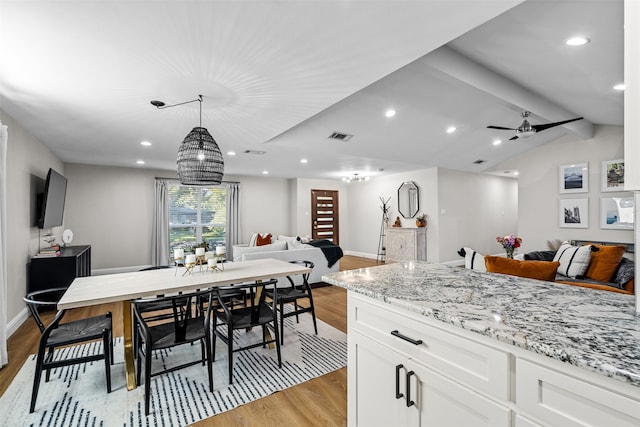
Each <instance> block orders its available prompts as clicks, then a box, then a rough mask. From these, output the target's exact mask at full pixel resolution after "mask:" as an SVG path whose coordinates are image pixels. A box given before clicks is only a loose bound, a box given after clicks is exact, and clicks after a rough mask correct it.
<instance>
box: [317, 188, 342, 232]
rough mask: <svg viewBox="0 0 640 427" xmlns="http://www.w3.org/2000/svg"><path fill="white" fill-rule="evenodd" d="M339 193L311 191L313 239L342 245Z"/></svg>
mask: <svg viewBox="0 0 640 427" xmlns="http://www.w3.org/2000/svg"><path fill="white" fill-rule="evenodd" d="M338 211H339V209H338V191H336V190H311V238H312V239H325V240H329V241H331V242H333V243H334V244H336V245H339V244H340V233H339V229H340V227H339V224H340V221H339V215H338Z"/></svg>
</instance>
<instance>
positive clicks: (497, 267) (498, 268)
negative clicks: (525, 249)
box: [484, 255, 560, 282]
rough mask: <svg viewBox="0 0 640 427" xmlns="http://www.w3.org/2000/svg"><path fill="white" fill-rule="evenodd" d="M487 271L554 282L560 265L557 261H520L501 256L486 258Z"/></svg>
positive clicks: (488, 256)
mask: <svg viewBox="0 0 640 427" xmlns="http://www.w3.org/2000/svg"><path fill="white" fill-rule="evenodd" d="M484 259H485V262H486V266H487V271H488V272H490V273H502V274H510V275H512V276H518V277H526V278H529V279H538V280H546V281H548V282H553V281H554V280H555V278H556V271H557V269H558V266H559V265H560V263H559V262H557V261H520V260H517V259H509V258H505V257H501V256H492V255H487V256H485V257H484Z"/></svg>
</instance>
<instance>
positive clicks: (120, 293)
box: [58, 258, 311, 309]
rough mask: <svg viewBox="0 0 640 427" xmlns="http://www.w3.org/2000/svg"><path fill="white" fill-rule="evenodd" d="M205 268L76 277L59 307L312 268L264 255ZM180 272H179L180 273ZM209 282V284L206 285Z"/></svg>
mask: <svg viewBox="0 0 640 427" xmlns="http://www.w3.org/2000/svg"><path fill="white" fill-rule="evenodd" d="M205 267H206V265H205V266H203V269H202V271H200V268H199V267H196V268H194V272H193V273H191V274H189V273H187V274H185V275H184V276H183V275H182V273H184V268H178V271H177V272H176V271H175V268H165V269H159V270H149V271H135V272H131V273H119V274H105V275H102V276H88V277H78V278H76V279H75V280H74V281H73V282H72V283H71V285H70V286H69V288H68V289H67V292H65V294H64V295H63V296H62V298H61V299H60V301H59V302H58V309H69V308H76V307H85V306H89V305H97V304H104V303H110V302H118V301H125V300H130V299H135V298H141V297H148V296H153V295H159V294H170V293H173V292H178V291H189V290H195V289H202V288H203V287H213V286H223V285H232V284H238V283H242V282H250V281H254V280H267V279H271V278H273V279H276V278H279V277H284V276H293V275H298V274H302V273H308V272H310V271H311V269H309V268H306V267H304V266H302V265H298V264H291V263H289V262H285V261H281V260H277V259H272V258H269V259H260V260H253V261H243V262H229V263H225V264H224V271H211V270H207V269H206V268H205ZM176 273H177V274H176ZM205 285H206V286H205Z"/></svg>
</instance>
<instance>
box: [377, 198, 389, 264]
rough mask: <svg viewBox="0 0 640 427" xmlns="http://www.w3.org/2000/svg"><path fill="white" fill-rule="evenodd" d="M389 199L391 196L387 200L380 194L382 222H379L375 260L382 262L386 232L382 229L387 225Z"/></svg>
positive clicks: (385, 248)
mask: <svg viewBox="0 0 640 427" xmlns="http://www.w3.org/2000/svg"><path fill="white" fill-rule="evenodd" d="M390 200H391V197H388V198H387V200H385V199H383V198H382V196H380V202H382V205H380V209H381V210H382V222H381V223H380V238H379V239H378V257H377V262H384V261H385V255H386V253H387V246H386V233H385V232H384V229H385V228H387V227H389V201H390Z"/></svg>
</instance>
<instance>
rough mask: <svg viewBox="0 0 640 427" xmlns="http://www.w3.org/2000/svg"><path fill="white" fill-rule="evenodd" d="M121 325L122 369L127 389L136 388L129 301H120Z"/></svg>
mask: <svg viewBox="0 0 640 427" xmlns="http://www.w3.org/2000/svg"><path fill="white" fill-rule="evenodd" d="M122 326H123V328H124V370H125V375H126V377H127V390H133V389H135V388H136V371H135V367H134V363H133V322H132V321H131V302H130V301H129V300H126V301H122Z"/></svg>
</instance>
